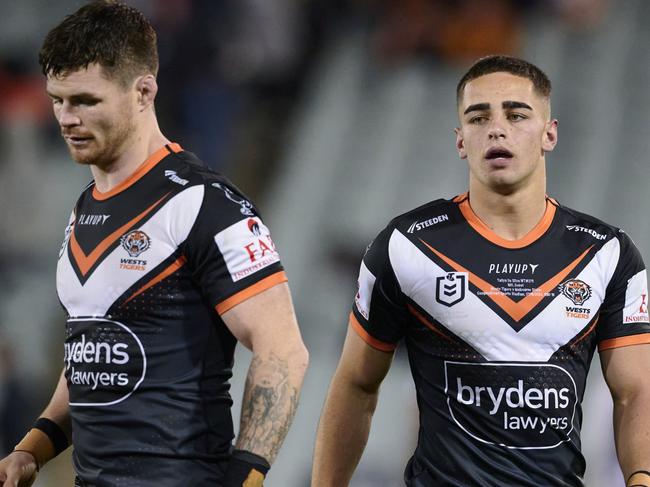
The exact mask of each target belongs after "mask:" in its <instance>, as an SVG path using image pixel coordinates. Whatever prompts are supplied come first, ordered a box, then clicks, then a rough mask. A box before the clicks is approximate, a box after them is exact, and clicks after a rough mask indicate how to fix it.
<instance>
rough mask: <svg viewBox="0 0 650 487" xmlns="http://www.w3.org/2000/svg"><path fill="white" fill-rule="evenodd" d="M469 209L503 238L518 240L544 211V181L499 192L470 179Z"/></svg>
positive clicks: (531, 227)
mask: <svg viewBox="0 0 650 487" xmlns="http://www.w3.org/2000/svg"><path fill="white" fill-rule="evenodd" d="M469 203H470V206H471V207H472V211H474V213H475V214H476V216H478V217H479V218H480V219H481V221H483V223H485V224H486V225H487V226H488V228H490V230H492V231H493V232H494V233H496V234H497V235H498V236H499V237H501V238H504V239H506V240H519V239H521V238H523V237H524V236H525V235H526V234H528V233H529V232H530V231H531V230H532V229H533V228H535V225H537V224H538V223H539V221H540V220H541V219H542V217H543V216H544V212H545V211H546V185H545V184H544V182H543V181H542V183H541V184H538V185H535V186H534V187H527V188H525V189H523V190H520V191H514V192H512V193H507V194H501V193H497V192H495V191H494V190H490V189H488V188H485V187H484V186H482V185H480V184H479V183H478V182H477V181H472V180H471V181H470V191H469Z"/></svg>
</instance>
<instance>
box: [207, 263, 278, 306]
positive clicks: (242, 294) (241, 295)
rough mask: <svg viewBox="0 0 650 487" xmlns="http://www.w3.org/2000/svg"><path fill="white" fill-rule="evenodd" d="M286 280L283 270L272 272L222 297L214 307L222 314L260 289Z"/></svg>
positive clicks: (268, 287) (263, 289)
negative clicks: (226, 296) (227, 296)
mask: <svg viewBox="0 0 650 487" xmlns="http://www.w3.org/2000/svg"><path fill="white" fill-rule="evenodd" d="M287 281H288V279H287V275H286V273H285V272H284V271H278V272H276V273H274V274H271V275H270V276H267V277H265V278H264V279H261V280H259V281H257V282H256V283H254V284H252V285H250V286H248V287H247V288H245V289H242V290H241V291H239V292H237V293H235V294H233V295H232V296H230V297H229V298H226V299H224V300H223V301H221V302H220V303H218V304H217V305H215V307H214V308H215V310H216V311H217V313H219V314H220V315H222V314H224V313H225V312H226V311H229V310H231V309H232V308H234V307H235V306H237V305H238V304H240V303H243V302H244V301H246V300H247V299H249V298H252V297H253V296H255V295H257V294H259V293H261V292H262V291H266V290H267V289H270V288H272V287H273V286H275V285H277V284H281V283H283V282H287Z"/></svg>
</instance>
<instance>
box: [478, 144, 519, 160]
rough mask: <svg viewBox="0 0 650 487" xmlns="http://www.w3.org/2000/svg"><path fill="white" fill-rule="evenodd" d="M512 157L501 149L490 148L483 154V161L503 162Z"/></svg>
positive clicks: (510, 153) (511, 154)
mask: <svg viewBox="0 0 650 487" xmlns="http://www.w3.org/2000/svg"><path fill="white" fill-rule="evenodd" d="M513 157H514V154H513V153H512V152H510V151H509V150H508V149H504V148H503V147H492V148H490V149H488V151H487V152H486V153H485V160H487V161H496V162H499V161H500V162H503V161H508V160H510V159H512V158H513Z"/></svg>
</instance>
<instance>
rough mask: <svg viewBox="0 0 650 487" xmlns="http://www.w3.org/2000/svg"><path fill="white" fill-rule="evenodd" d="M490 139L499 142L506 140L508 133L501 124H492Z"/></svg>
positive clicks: (489, 133)
mask: <svg viewBox="0 0 650 487" xmlns="http://www.w3.org/2000/svg"><path fill="white" fill-rule="evenodd" d="M488 138H489V139H490V140H499V139H505V138H506V131H505V130H503V127H501V125H499V124H492V126H491V127H490V130H489V131H488Z"/></svg>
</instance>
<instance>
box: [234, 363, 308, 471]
mask: <svg viewBox="0 0 650 487" xmlns="http://www.w3.org/2000/svg"><path fill="white" fill-rule="evenodd" d="M289 375H290V374H289V365H288V362H287V360H283V359H280V358H278V357H277V356H275V355H273V354H272V355H271V356H270V357H268V358H264V359H262V358H260V357H254V358H253V360H252V361H251V365H250V368H249V370H248V377H247V378H246V386H245V390H244V399H243V403H242V412H241V423H240V428H239V436H238V438H237V445H236V446H237V448H240V449H242V450H248V451H252V452H255V453H257V454H258V455H261V456H263V457H264V458H266V459H267V460H268V461H269V463H272V462H273V460H275V457H276V456H277V454H278V450H279V449H280V445H281V444H282V441H283V440H284V437H285V436H286V434H287V432H288V431H289V426H290V425H291V421H292V419H293V415H294V414H295V412H296V407H297V406H298V387H296V386H295V385H293V384H291V382H290V377H289Z"/></svg>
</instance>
